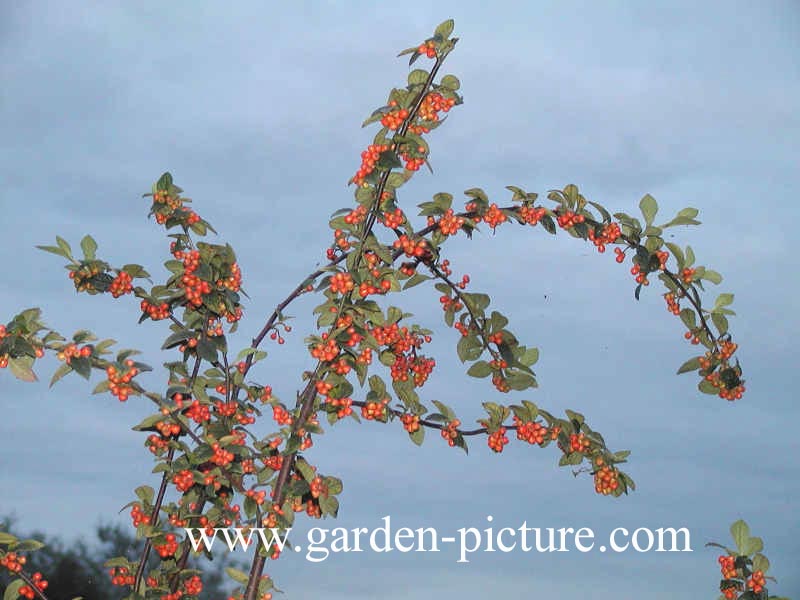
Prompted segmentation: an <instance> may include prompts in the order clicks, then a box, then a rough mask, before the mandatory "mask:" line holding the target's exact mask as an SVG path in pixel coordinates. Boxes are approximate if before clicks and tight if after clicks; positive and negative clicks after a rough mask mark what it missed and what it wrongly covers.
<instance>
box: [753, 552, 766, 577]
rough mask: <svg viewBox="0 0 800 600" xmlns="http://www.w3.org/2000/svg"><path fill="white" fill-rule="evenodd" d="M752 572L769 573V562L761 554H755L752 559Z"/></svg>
mask: <svg viewBox="0 0 800 600" xmlns="http://www.w3.org/2000/svg"><path fill="white" fill-rule="evenodd" d="M753 571H761V572H763V573H766V572H767V571H769V560H768V559H767V557H766V556H764V555H763V554H760V553H759V554H756V555H755V556H754V557H753Z"/></svg>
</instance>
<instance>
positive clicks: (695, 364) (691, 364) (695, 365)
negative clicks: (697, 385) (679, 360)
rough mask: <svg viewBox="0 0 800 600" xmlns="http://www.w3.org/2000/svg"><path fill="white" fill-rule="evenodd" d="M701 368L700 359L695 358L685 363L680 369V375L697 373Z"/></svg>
mask: <svg viewBox="0 0 800 600" xmlns="http://www.w3.org/2000/svg"><path fill="white" fill-rule="evenodd" d="M699 368H700V357H699V356H695V357H694V358H690V359H689V360H687V361H686V362H685V363H683V364H682V365H681V366H680V368H679V369H678V373H677V374H678V375H680V374H681V373H688V372H689V371H697V370H698V369H699Z"/></svg>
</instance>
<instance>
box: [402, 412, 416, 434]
mask: <svg viewBox="0 0 800 600" xmlns="http://www.w3.org/2000/svg"><path fill="white" fill-rule="evenodd" d="M400 422H401V423H403V429H405V430H406V431H407V432H408V433H414V432H415V431H418V430H419V427H420V425H419V415H412V414H411V413H405V414H403V415H401V416H400Z"/></svg>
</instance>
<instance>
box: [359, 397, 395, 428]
mask: <svg viewBox="0 0 800 600" xmlns="http://www.w3.org/2000/svg"><path fill="white" fill-rule="evenodd" d="M388 404H389V398H384V399H383V400H380V401H379V402H375V401H372V400H371V401H369V402H367V403H366V404H364V406H362V407H361V416H362V417H364V418H365V419H366V420H368V421H373V420H374V421H383V422H386V419H387V418H388V415H389V411H388V408H387V407H388Z"/></svg>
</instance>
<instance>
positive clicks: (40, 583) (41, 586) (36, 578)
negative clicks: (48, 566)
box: [19, 571, 48, 600]
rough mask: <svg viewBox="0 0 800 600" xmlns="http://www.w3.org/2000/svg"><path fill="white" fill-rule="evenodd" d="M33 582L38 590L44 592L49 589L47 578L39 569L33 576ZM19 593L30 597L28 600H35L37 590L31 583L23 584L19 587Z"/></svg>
mask: <svg viewBox="0 0 800 600" xmlns="http://www.w3.org/2000/svg"><path fill="white" fill-rule="evenodd" d="M31 583H33V585H34V586H35V588H36V589H37V590H39V591H40V592H43V591H45V590H46V589H47V585H48V584H47V580H46V579H44V578H43V577H42V574H41V573H39V572H38V571H37V572H36V573H34V574H33V575H32V576H31ZM19 595H20V596H24V597H25V598H28V600H33V598H34V597H35V596H36V592H35V591H34V589H33V588H32V587H31V586H29V585H23V586H22V587H21V588H19Z"/></svg>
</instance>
